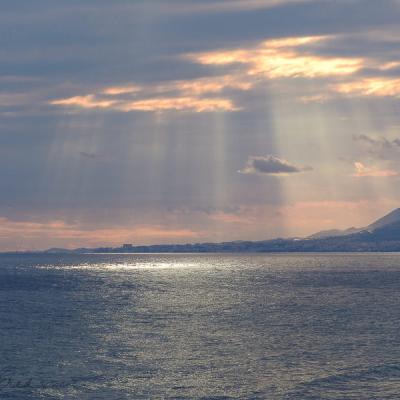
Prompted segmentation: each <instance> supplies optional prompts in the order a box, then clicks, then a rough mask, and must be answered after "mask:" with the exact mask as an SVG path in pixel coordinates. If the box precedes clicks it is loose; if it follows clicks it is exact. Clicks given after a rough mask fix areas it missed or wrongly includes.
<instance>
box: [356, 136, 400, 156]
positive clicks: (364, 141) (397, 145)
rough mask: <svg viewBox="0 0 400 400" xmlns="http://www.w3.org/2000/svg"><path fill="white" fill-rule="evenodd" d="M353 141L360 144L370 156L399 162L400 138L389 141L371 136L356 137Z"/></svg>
mask: <svg viewBox="0 0 400 400" xmlns="http://www.w3.org/2000/svg"><path fill="white" fill-rule="evenodd" d="M353 140H354V141H355V142H358V143H360V144H361V145H362V146H363V148H365V149H366V151H367V152H368V154H369V155H370V156H373V157H377V158H380V159H384V160H393V161H398V159H399V154H400V138H396V139H387V138H385V137H378V138H376V137H372V136H369V135H365V134H362V135H354V136H353Z"/></svg>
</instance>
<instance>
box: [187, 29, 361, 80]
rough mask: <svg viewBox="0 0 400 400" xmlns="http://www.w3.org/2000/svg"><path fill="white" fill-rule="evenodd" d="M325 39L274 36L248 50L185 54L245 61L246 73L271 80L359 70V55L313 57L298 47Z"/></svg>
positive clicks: (211, 61) (209, 61)
mask: <svg viewBox="0 0 400 400" xmlns="http://www.w3.org/2000/svg"><path fill="white" fill-rule="evenodd" d="M326 39H327V37H321V36H317V37H299V38H286V39H276V40H269V41H265V42H263V43H262V44H261V45H259V46H257V47H254V48H250V49H235V50H225V51H213V52H207V53H200V54H191V55H189V56H187V57H188V58H189V59H191V60H192V61H195V62H197V63H200V64H205V65H216V66H218V65H228V64H234V63H238V64H245V65H246V73H247V74H248V75H264V76H266V77H268V78H271V79H273V78H288V77H292V78H294V77H305V78H313V77H323V76H336V75H350V74H353V73H355V72H357V71H358V70H360V69H361V67H362V65H363V60H362V59H360V58H344V57H327V56H326V57H323V56H316V55H311V54H308V53H307V52H306V51H305V50H304V49H301V46H304V45H307V44H312V43H317V42H320V41H323V40H326Z"/></svg>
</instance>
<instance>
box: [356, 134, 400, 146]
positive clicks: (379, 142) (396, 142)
mask: <svg viewBox="0 0 400 400" xmlns="http://www.w3.org/2000/svg"><path fill="white" fill-rule="evenodd" d="M353 139H354V140H355V141H360V142H364V143H366V144H369V145H371V146H376V147H381V148H387V149H400V139H393V140H389V139H387V138H385V137H382V138H379V139H375V138H373V137H371V136H368V135H354V136H353Z"/></svg>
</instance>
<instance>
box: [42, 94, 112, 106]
mask: <svg viewBox="0 0 400 400" xmlns="http://www.w3.org/2000/svg"><path fill="white" fill-rule="evenodd" d="M50 104H51V105H54V106H69V107H77V108H83V109H92V108H111V107H112V106H113V105H114V104H115V101H113V100H101V99H98V98H96V96H95V95H93V94H89V95H86V96H73V97H68V98H65V99H58V100H52V101H50Z"/></svg>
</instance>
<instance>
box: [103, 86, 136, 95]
mask: <svg viewBox="0 0 400 400" xmlns="http://www.w3.org/2000/svg"><path fill="white" fill-rule="evenodd" d="M141 90H142V88H141V87H140V86H135V85H128V86H112V87H108V88H106V89H104V90H103V92H102V93H103V94H106V95H110V96H118V95H121V94H127V93H136V92H140V91H141Z"/></svg>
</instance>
